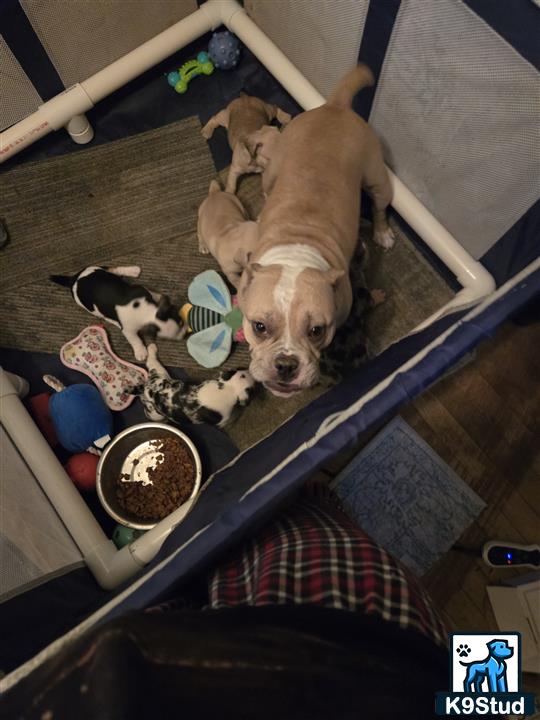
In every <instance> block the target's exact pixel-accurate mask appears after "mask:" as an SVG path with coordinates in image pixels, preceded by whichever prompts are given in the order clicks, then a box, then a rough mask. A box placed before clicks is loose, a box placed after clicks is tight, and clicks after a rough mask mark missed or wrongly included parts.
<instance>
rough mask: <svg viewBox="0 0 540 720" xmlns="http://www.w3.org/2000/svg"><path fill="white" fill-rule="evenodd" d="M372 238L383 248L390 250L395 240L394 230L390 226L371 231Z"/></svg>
mask: <svg viewBox="0 0 540 720" xmlns="http://www.w3.org/2000/svg"><path fill="white" fill-rule="evenodd" d="M373 240H374V241H375V242H376V243H377V245H379V247H382V248H383V250H390V248H391V247H392V246H393V244H394V243H395V241H396V238H395V235H394V231H393V230H392V228H389V227H388V228H386V229H385V230H376V231H375V232H374V233H373Z"/></svg>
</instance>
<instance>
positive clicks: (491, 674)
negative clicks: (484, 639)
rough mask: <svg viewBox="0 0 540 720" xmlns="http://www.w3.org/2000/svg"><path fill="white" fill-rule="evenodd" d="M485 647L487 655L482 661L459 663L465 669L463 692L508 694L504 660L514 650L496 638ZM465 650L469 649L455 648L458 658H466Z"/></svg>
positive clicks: (505, 642)
mask: <svg viewBox="0 0 540 720" xmlns="http://www.w3.org/2000/svg"><path fill="white" fill-rule="evenodd" d="M486 645H487V650H488V653H487V656H486V657H485V658H484V659H483V660H472V661H470V662H464V661H463V660H460V661H459V664H460V665H463V666H464V667H465V668H466V671H465V678H464V680H463V690H464V692H468V693H481V692H492V693H494V692H508V682H507V680H506V672H507V668H506V660H508V658H511V657H512V655H513V654H514V648H512V647H510V646H509V645H508V640H500V639H497V638H494V639H493V640H490V641H489V642H488V643H486ZM467 650H469V648H468V647H467V646H466V645H465V646H460V647H459V648H456V651H457V652H458V655H459V656H460V657H466V656H467V655H468V652H467ZM469 652H470V650H469ZM456 679H457V678H456ZM485 683H487V686H486V687H484V684H485Z"/></svg>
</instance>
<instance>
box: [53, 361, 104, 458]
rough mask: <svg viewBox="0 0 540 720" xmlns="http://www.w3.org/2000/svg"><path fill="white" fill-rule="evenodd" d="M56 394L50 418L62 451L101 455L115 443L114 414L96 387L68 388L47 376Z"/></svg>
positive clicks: (81, 385) (73, 386)
mask: <svg viewBox="0 0 540 720" xmlns="http://www.w3.org/2000/svg"><path fill="white" fill-rule="evenodd" d="M43 380H44V382H45V383H47V385H49V386H50V387H52V388H53V389H54V390H56V391H57V392H56V394H54V395H51V398H50V400H49V414H50V416H51V420H52V422H53V425H54V429H55V431H56V435H57V436H58V440H59V442H60V444H61V445H62V447H64V448H65V449H66V450H69V451H70V452H72V453H80V452H84V451H85V450H88V451H89V452H99V451H100V450H101V448H103V447H104V446H105V445H106V444H107V443H108V442H109V440H110V439H111V435H112V432H113V421H112V413H111V411H110V410H109V408H108V407H107V405H105V402H104V401H103V398H102V397H101V395H100V394H99V390H98V389H97V388H96V387H94V385H86V384H77V385H70V386H69V387H65V385H64V384H63V383H61V382H60V381H59V380H57V378H55V377H53V376H52V375H44V376H43Z"/></svg>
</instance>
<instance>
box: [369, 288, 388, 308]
mask: <svg viewBox="0 0 540 720" xmlns="http://www.w3.org/2000/svg"><path fill="white" fill-rule="evenodd" d="M369 294H370V296H371V303H372V305H373V307H376V306H377V305H380V304H381V303H383V302H384V301H385V300H386V293H385V291H384V290H382V289H381V288H374V289H373V290H370V292H369Z"/></svg>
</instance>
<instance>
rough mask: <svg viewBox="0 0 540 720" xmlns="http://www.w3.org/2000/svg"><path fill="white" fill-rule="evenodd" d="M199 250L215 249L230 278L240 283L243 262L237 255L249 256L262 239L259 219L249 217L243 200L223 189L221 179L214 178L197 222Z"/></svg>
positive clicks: (204, 252) (213, 250)
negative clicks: (259, 233) (254, 219)
mask: <svg viewBox="0 0 540 720" xmlns="http://www.w3.org/2000/svg"><path fill="white" fill-rule="evenodd" d="M197 235H198V238H199V252H201V253H203V254H207V253H211V254H212V255H213V256H214V257H215V258H216V260H217V261H218V263H219V265H220V267H221V269H222V270H223V272H224V273H225V275H226V276H227V279H228V280H229V282H230V283H232V284H233V285H234V286H235V287H236V286H237V285H238V281H239V279H240V275H241V273H242V270H243V269H244V268H243V265H242V264H239V262H238V260H237V258H238V256H240V258H244V257H245V253H249V252H251V251H253V250H254V249H255V246H256V244H257V242H258V233H257V223H256V222H253V221H251V220H248V216H247V213H246V211H245V209H244V206H243V205H242V203H241V202H240V200H239V199H238V198H237V197H236V195H233V194H232V193H229V192H223V191H222V189H221V187H220V185H219V183H218V182H217V180H212V182H211V183H210V188H209V190H208V196H207V197H206V198H205V199H204V200H203V202H202V203H201V205H200V207H199V221H198V224H197Z"/></svg>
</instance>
